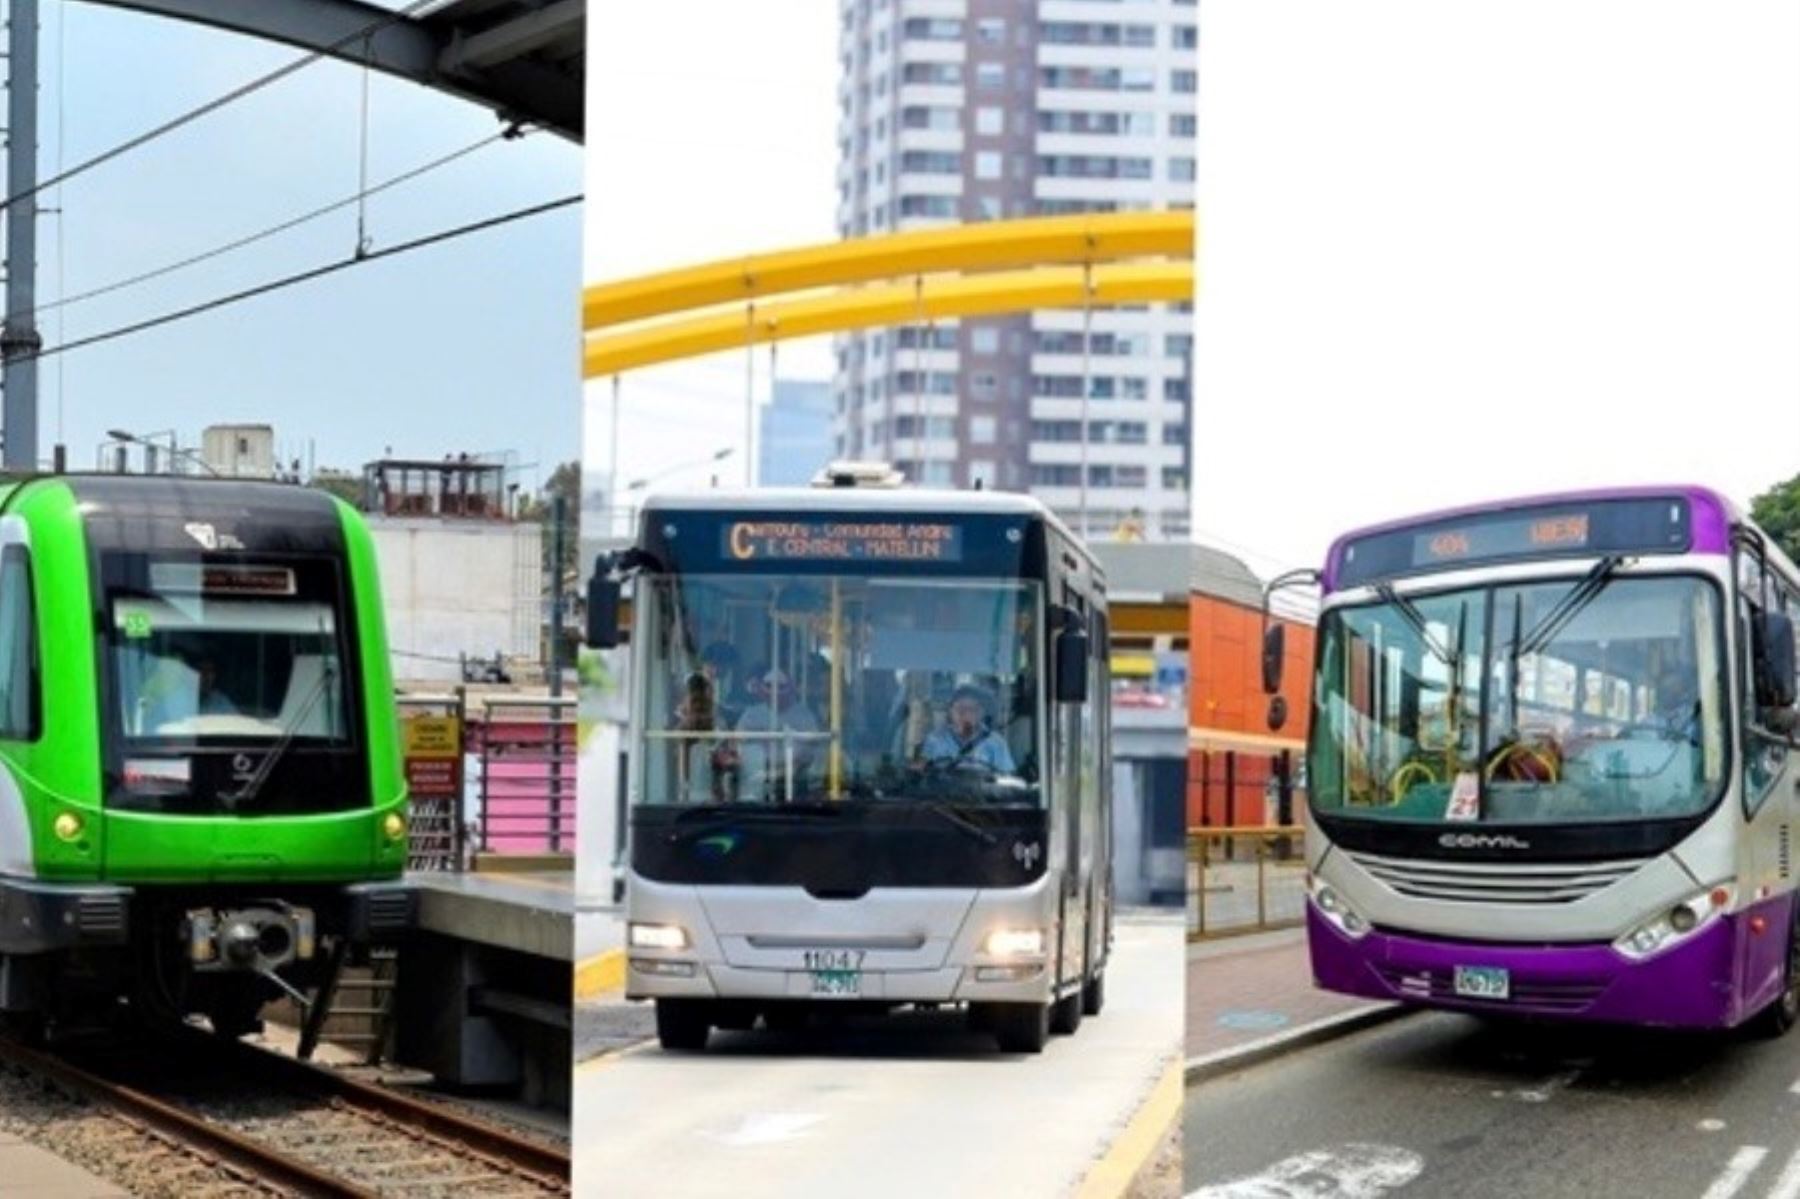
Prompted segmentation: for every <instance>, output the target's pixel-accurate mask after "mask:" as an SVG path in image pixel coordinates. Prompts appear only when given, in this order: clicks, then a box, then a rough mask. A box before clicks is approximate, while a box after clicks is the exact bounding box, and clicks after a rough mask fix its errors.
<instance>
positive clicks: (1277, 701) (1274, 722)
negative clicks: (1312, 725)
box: [1269, 695, 1287, 733]
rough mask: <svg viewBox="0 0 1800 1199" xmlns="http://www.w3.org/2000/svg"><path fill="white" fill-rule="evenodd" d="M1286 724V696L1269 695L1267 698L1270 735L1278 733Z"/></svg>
mask: <svg viewBox="0 0 1800 1199" xmlns="http://www.w3.org/2000/svg"><path fill="white" fill-rule="evenodd" d="M1286 723H1287V696H1285V695H1271V696H1270V697H1269V731H1270V732H1271V733H1276V732H1280V731H1281V726H1282V725H1284V724H1286Z"/></svg>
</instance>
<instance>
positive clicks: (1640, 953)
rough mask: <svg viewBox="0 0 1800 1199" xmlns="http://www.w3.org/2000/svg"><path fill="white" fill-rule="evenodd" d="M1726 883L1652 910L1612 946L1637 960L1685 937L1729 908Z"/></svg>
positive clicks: (1728, 887)
mask: <svg viewBox="0 0 1800 1199" xmlns="http://www.w3.org/2000/svg"><path fill="white" fill-rule="evenodd" d="M1732 898H1733V892H1732V889H1731V887H1730V886H1728V885H1727V886H1718V887H1709V888H1707V889H1706V890H1705V891H1702V892H1700V893H1699V894H1698V895H1690V896H1688V898H1686V899H1684V900H1682V901H1681V902H1680V903H1677V904H1674V905H1673V906H1671V907H1669V908H1667V909H1665V910H1664V911H1660V912H1658V913H1656V915H1654V916H1652V917H1650V918H1649V919H1648V920H1645V921H1644V922H1643V923H1642V924H1639V925H1638V926H1637V927H1636V928H1634V929H1632V930H1631V931H1630V932H1628V933H1626V934H1625V935H1624V936H1622V937H1620V938H1619V939H1618V940H1617V941H1614V942H1613V948H1614V949H1616V950H1618V951H1619V952H1620V953H1622V954H1624V955H1625V956H1626V957H1628V958H1630V959H1631V960H1632V961H1634V962H1641V961H1643V960H1644V959H1645V958H1648V957H1652V956H1654V955H1656V954H1659V953H1661V952H1662V951H1663V950H1665V949H1668V948H1669V947H1670V946H1672V945H1677V944H1679V943H1681V942H1682V941H1685V940H1687V939H1688V938H1689V937H1691V936H1693V935H1694V934H1695V933H1697V932H1699V931H1700V930H1701V929H1703V928H1705V927H1706V926H1707V925H1709V924H1711V923H1712V922H1713V921H1714V920H1716V919H1718V918H1719V917H1720V916H1721V915H1723V914H1724V913H1725V912H1726V910H1727V909H1729V908H1730V907H1731V901H1732Z"/></svg>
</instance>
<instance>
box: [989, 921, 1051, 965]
mask: <svg viewBox="0 0 1800 1199" xmlns="http://www.w3.org/2000/svg"><path fill="white" fill-rule="evenodd" d="M982 948H983V949H984V950H986V951H987V952H988V953H989V954H991V955H993V956H994V957H997V958H1040V957H1043V956H1044V930H1043V929H1041V928H997V929H995V930H994V931H993V932H991V933H989V934H988V938H987V941H986V942H984V943H983V945H982Z"/></svg>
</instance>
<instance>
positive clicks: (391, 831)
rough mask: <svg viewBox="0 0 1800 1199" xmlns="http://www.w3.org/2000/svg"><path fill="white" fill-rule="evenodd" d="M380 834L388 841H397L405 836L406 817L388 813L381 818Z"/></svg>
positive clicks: (396, 813)
mask: <svg viewBox="0 0 1800 1199" xmlns="http://www.w3.org/2000/svg"><path fill="white" fill-rule="evenodd" d="M381 833H382V835H383V836H384V837H386V838H387V839H388V840H389V841H398V840H400V839H401V838H403V837H405V836H406V817H404V816H402V815H401V814H400V813H398V812H389V813H388V814H387V815H386V816H383V817H382V818H381Z"/></svg>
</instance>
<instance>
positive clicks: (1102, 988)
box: [1081, 970, 1106, 1016]
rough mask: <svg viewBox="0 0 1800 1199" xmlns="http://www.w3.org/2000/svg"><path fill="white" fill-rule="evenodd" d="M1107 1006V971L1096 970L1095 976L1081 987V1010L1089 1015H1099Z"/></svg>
mask: <svg viewBox="0 0 1800 1199" xmlns="http://www.w3.org/2000/svg"><path fill="white" fill-rule="evenodd" d="M1105 1006H1106V971H1104V970H1096V971H1094V977H1092V978H1090V979H1088V980H1087V982H1086V983H1085V984H1083V986H1082V988H1081V1010H1082V1012H1083V1013H1084V1014H1086V1015H1089V1016H1098V1015H1099V1014H1100V1009H1101V1008H1103V1007H1105Z"/></svg>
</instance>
